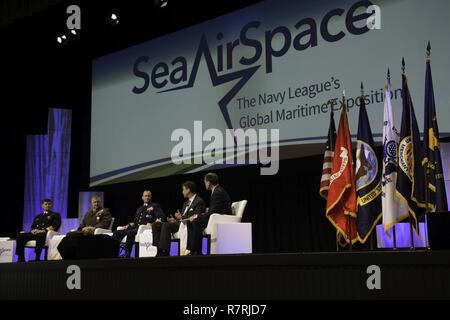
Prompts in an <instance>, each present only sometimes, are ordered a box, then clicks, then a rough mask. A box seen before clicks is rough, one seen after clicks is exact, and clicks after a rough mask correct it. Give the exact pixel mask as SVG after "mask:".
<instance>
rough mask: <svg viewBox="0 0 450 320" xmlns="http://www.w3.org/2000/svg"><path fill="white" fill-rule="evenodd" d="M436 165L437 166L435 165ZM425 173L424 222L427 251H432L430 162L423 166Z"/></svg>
mask: <svg viewBox="0 0 450 320" xmlns="http://www.w3.org/2000/svg"><path fill="white" fill-rule="evenodd" d="M433 165H435V164H433ZM423 167H424V171H425V179H424V180H425V215H424V221H425V241H426V249H427V250H430V249H431V247H430V243H429V242H428V226H427V221H428V212H429V211H428V209H429V208H430V188H429V187H428V175H429V174H430V161H427V162H426V163H424V164H423Z"/></svg>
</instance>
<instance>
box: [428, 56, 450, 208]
mask: <svg viewBox="0 0 450 320" xmlns="http://www.w3.org/2000/svg"><path fill="white" fill-rule="evenodd" d="M424 115H425V124H424V126H423V128H424V130H423V147H424V153H423V155H424V159H423V162H422V164H423V165H424V166H426V167H428V174H427V181H428V195H429V197H428V199H427V200H428V210H429V211H447V210H448V204H447V194H446V192H445V181H444V174H443V171H442V159H441V150H440V145H439V128H438V123H437V118H436V105H435V102H434V91H433V78H432V76H431V66H430V59H427V70H426V76H425V110H424ZM426 172H427V171H426Z"/></svg>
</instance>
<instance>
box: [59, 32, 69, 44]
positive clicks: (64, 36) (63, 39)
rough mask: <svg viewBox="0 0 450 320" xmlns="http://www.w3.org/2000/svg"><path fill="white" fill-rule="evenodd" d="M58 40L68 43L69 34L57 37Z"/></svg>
mask: <svg viewBox="0 0 450 320" xmlns="http://www.w3.org/2000/svg"><path fill="white" fill-rule="evenodd" d="M56 41H58V43H59V44H66V43H67V36H66V35H65V34H63V35H62V36H58V37H56Z"/></svg>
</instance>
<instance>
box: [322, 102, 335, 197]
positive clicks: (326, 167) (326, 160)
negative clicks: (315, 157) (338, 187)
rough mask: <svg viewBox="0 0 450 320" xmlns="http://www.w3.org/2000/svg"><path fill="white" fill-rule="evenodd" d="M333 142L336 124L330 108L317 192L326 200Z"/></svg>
mask: <svg viewBox="0 0 450 320" xmlns="http://www.w3.org/2000/svg"><path fill="white" fill-rule="evenodd" d="M335 142H336V126H335V125H334V113H333V109H331V113H330V127H329V128H328V138H327V144H326V146H325V153H324V155H323V166H322V179H321V180H320V191H319V194H320V195H321V197H322V198H324V199H325V200H327V197H328V189H329V187H330V176H331V167H332V164H333V155H334V145H335Z"/></svg>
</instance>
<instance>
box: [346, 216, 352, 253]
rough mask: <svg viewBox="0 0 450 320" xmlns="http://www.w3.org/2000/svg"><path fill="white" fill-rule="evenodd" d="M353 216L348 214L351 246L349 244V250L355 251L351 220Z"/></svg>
mask: <svg viewBox="0 0 450 320" xmlns="http://www.w3.org/2000/svg"><path fill="white" fill-rule="evenodd" d="M351 218H352V217H351V216H350V215H348V216H347V223H348V231H349V233H350V234H349V237H348V240H349V242H350V246H349V250H350V251H353V243H352V222H351Z"/></svg>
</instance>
